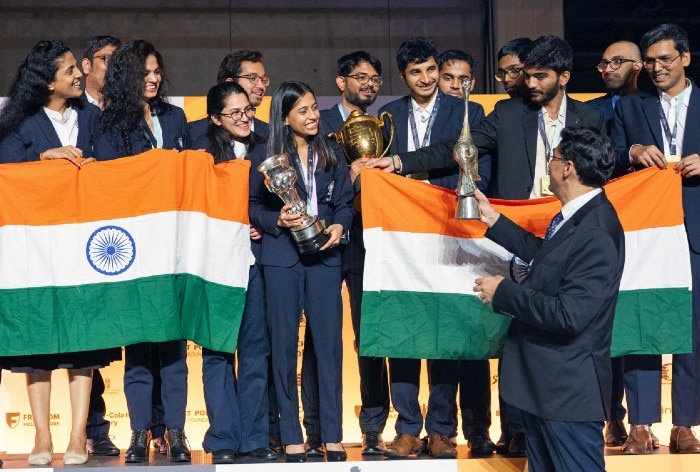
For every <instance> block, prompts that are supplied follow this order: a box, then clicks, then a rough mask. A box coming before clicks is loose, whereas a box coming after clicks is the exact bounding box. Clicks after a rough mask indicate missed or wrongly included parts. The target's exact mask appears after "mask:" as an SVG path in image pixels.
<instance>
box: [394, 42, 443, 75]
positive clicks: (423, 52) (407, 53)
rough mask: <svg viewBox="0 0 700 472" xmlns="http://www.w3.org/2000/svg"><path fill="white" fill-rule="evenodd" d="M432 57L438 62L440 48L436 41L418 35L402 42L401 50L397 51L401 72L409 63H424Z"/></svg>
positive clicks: (397, 62) (397, 63) (397, 61)
mask: <svg viewBox="0 0 700 472" xmlns="http://www.w3.org/2000/svg"><path fill="white" fill-rule="evenodd" d="M431 57H432V58H433V59H435V62H437V57H438V50H437V46H435V41H433V40H432V39H428V38H424V37H423V36H418V37H415V38H411V39H407V40H406V41H404V42H403V43H401V46H399V50H398V51H396V65H397V66H398V68H399V72H401V73H402V74H403V73H404V72H405V71H406V67H407V66H408V65H409V64H411V63H413V62H415V63H416V64H422V63H424V62H425V61H427V60H428V59H430V58H431Z"/></svg>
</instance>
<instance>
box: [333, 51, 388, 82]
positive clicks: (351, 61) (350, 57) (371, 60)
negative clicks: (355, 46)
mask: <svg viewBox="0 0 700 472" xmlns="http://www.w3.org/2000/svg"><path fill="white" fill-rule="evenodd" d="M363 62H366V63H367V64H369V65H371V66H372V67H373V68H374V70H376V71H377V74H378V75H382V63H381V61H380V60H379V59H377V58H376V57H374V56H373V55H371V54H370V53H368V52H367V51H355V52H351V53H350V54H346V55H344V56H343V57H341V58H340V59H338V75H339V76H341V77H347V75H348V74H349V73H350V72H352V70H353V69H354V68H355V67H357V66H359V65H360V64H362V63H363Z"/></svg>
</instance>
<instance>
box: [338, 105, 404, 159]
mask: <svg viewBox="0 0 700 472" xmlns="http://www.w3.org/2000/svg"><path fill="white" fill-rule="evenodd" d="M385 116H386V117H387V118H389V125H390V126H391V128H390V130H389V131H390V134H389V142H388V143H387V145H386V146H384V137H383V136H382V131H381V128H382V127H383V126H384V117H385ZM328 137H329V138H331V139H333V140H335V141H336V142H337V143H338V144H340V147H342V148H343V152H344V153H345V157H346V158H347V159H348V162H349V163H351V164H352V163H353V162H355V161H356V160H357V159H360V158H361V157H366V155H368V154H369V155H371V156H372V157H384V155H385V154H386V153H387V151H388V150H389V146H391V141H392V140H393V139H394V122H393V120H392V117H391V114H390V113H389V112H386V111H385V112H383V113H382V114H381V115H379V118H375V117H373V116H370V115H365V114H364V113H362V112H361V111H360V110H353V112H352V113H350V116H349V117H348V119H347V120H345V122H344V123H343V125H342V126H341V127H340V129H339V130H338V132H337V133H331V134H329V135H328ZM382 147H383V149H382Z"/></svg>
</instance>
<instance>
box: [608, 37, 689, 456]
mask: <svg viewBox="0 0 700 472" xmlns="http://www.w3.org/2000/svg"><path fill="white" fill-rule="evenodd" d="M640 46H641V50H642V52H643V54H644V67H645V68H646V70H647V73H648V74H649V77H650V78H651V80H652V82H653V83H654V85H655V87H656V89H657V90H656V93H655V94H648V93H636V94H633V95H629V96H626V97H622V98H621V99H620V100H619V101H618V102H617V106H616V107H615V118H614V123H613V131H612V139H613V143H614V145H615V153H616V157H617V169H618V172H624V171H625V170H626V169H628V168H630V167H633V168H644V167H650V166H653V165H655V166H658V167H659V168H666V167H668V166H669V163H670V165H671V166H674V164H673V162H676V163H675V170H676V172H677V173H679V174H680V176H679V178H681V179H682V185H683V192H682V198H683V210H684V214H685V227H686V232H687V233H688V244H689V246H690V269H691V274H692V285H693V294H692V306H693V318H692V319H693V324H692V333H693V352H692V353H690V354H675V355H674V356H673V376H672V377H673V381H672V395H671V400H672V408H673V414H672V421H673V425H674V426H673V429H672V430H671V438H670V445H669V449H670V451H671V452H678V453H700V441H698V439H697V438H696V437H695V435H694V433H693V431H692V430H691V429H690V427H691V426H695V425H698V424H700V395H698V392H700V290H697V287H700V213H698V211H697V208H698V205H700V155H698V153H700V136H699V135H698V133H697V130H698V129H700V89H698V87H697V86H696V85H695V84H694V83H693V82H691V81H690V79H688V78H687V77H686V75H685V68H686V67H687V66H688V64H690V46H689V42H688V35H687V33H686V32H685V31H684V30H683V29H682V28H681V27H680V26H678V25H675V24H663V25H659V26H656V27H654V28H652V29H651V30H649V31H647V32H646V33H645V34H644V36H642V40H641V43H640ZM630 357H632V358H633V359H634V360H635V365H634V366H633V367H634V368H636V369H638V370H639V372H637V376H636V377H635V372H634V369H633V368H631V366H630V365H628V361H627V360H625V370H626V373H625V392H626V396H627V405H628V409H629V414H630V423H632V424H630V433H629V438H628V442H629V441H630V440H632V439H633V438H634V441H635V449H634V450H635V453H646V452H651V449H652V446H651V444H652V435H651V431H650V429H649V426H648V425H649V424H651V423H657V422H659V421H661V387H660V385H661V356H655V355H648V356H630ZM630 371H631V372H630ZM650 375H651V376H652V377H653V381H651V382H650V381H649V376H650ZM640 376H642V377H643V378H644V379H646V380H645V381H644V382H643V383H641V384H640V382H639V380H640V379H641V377H640ZM634 379H636V380H637V381H628V380H634ZM633 415H635V416H636V418H635V417H634V416H633ZM633 421H635V422H634V423H633Z"/></svg>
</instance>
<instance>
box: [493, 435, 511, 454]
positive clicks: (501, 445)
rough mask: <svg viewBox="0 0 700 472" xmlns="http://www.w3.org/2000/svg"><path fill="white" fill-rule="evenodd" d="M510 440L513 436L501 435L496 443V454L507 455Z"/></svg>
mask: <svg viewBox="0 0 700 472" xmlns="http://www.w3.org/2000/svg"><path fill="white" fill-rule="evenodd" d="M512 439H513V436H512V435H511V434H508V433H501V437H500V438H498V441H496V454H503V455H505V454H508V448H509V447H510V441H511V440H512Z"/></svg>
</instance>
